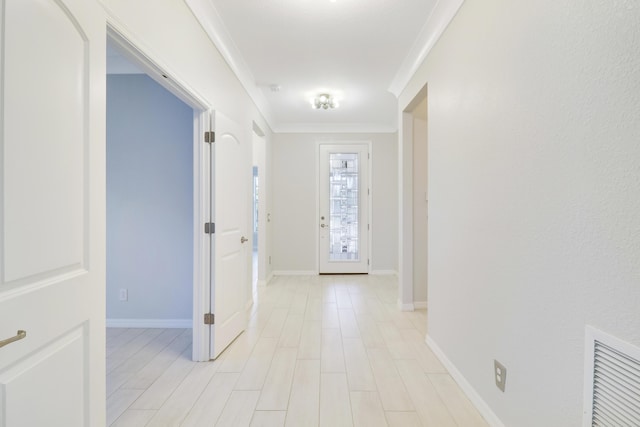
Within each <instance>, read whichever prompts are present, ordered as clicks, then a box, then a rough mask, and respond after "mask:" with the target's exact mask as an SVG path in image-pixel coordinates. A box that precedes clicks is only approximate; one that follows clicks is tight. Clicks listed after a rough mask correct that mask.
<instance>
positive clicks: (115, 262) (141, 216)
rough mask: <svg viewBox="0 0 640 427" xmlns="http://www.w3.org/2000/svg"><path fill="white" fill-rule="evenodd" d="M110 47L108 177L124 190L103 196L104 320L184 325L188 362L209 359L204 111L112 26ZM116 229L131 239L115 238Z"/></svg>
mask: <svg viewBox="0 0 640 427" xmlns="http://www.w3.org/2000/svg"><path fill="white" fill-rule="evenodd" d="M107 44H108V49H107V56H108V58H107V67H108V72H107V81H108V85H109V86H111V88H108V91H110V92H112V93H111V94H110V95H109V96H108V99H107V102H108V103H111V104H112V105H111V106H110V108H111V113H110V112H109V111H107V122H108V123H109V122H110V121H112V119H115V117H116V116H117V115H119V116H120V117H119V118H118V120H119V121H120V123H119V124H117V123H111V124H116V125H117V126H115V127H113V128H111V129H107V150H108V151H110V152H109V153H108V154H107V157H108V160H107V163H108V165H107V168H108V169H110V170H108V171H107V180H108V181H110V183H108V185H110V184H113V185H112V188H111V189H112V190H115V189H116V187H118V189H119V190H122V191H120V192H119V194H116V193H112V194H111V195H109V194H108V195H107V204H108V206H107V210H109V211H110V212H108V215H107V217H108V218H107V223H108V226H107V246H108V247H107V251H108V252H109V254H110V255H109V256H108V259H107V270H109V271H108V272H107V289H106V291H107V295H106V300H107V326H112V327H137V328H141V327H155V328H189V330H188V341H189V342H190V343H191V346H190V348H189V351H188V353H190V355H191V358H192V359H193V360H197V361H204V360H209V359H210V358H211V357H210V348H209V347H210V339H209V333H210V329H211V328H210V326H209V325H205V324H204V322H202V319H203V315H204V313H208V312H210V305H211V289H210V287H211V274H212V273H213V271H214V269H213V265H212V262H211V251H210V248H211V242H210V239H209V238H208V236H206V235H205V234H204V233H203V232H202V224H203V223H205V222H206V220H208V218H209V216H208V215H209V212H210V210H209V203H210V199H211V198H212V197H213V194H214V191H213V189H212V186H211V185H210V183H209V177H210V171H211V170H212V166H211V162H210V155H209V152H210V151H211V150H210V149H209V147H208V144H206V143H205V141H204V135H205V132H206V131H209V130H211V123H212V122H211V114H210V111H209V107H208V104H207V103H206V102H205V101H204V100H202V99H201V97H199V96H198V95H196V94H194V93H193V92H191V91H189V90H187V89H184V88H185V87H186V86H185V85H184V84H182V83H181V82H180V81H179V80H177V79H175V78H173V77H172V76H171V75H169V74H168V73H165V72H164V71H163V68H162V67H161V66H159V65H158V64H156V63H155V62H153V60H152V59H151V58H150V57H148V56H147V55H145V54H144V53H143V52H142V51H140V50H139V49H138V48H137V47H136V46H135V45H134V44H133V43H132V42H130V41H129V39H128V38H125V36H123V34H122V33H121V32H120V31H119V30H117V29H115V28H113V27H111V26H109V27H108V28H107ZM109 70H110V71H109ZM116 88H117V89H116ZM110 89H114V91H115V92H114V91H111V90H110ZM116 92H119V93H120V99H118V97H117V95H116ZM134 93H135V94H136V95H135V99H136V101H135V104H136V105H137V107H138V108H133V107H135V106H136V105H134V102H133V99H132V100H129V99H127V97H128V96H129V95H133V94H134ZM144 103H147V106H146V111H145V112H141V110H144V109H145V107H144V106H143V105H142V104H144ZM138 104H139V105H138ZM110 108H108V109H110ZM114 111H115V112H116V113H114ZM141 116H144V117H145V120H142V117H141ZM175 117H179V118H180V120H179V122H180V125H178V124H176V121H174V120H173V119H174V118H175ZM143 122H144V123H143ZM113 138H117V139H119V140H120V142H121V146H120V147H115V146H114V145H112V144H110V141H109V139H113ZM164 138H166V139H168V140H170V141H165V140H164ZM127 192H128V193H127ZM136 192H137V193H136ZM145 201H146V203H143V202H145ZM114 203H116V204H115V205H114ZM117 227H120V228H119V234H120V235H127V236H128V238H127V239H122V240H120V241H119V242H116V241H115V240H113V237H114V233H112V232H114V231H116V230H118V228H117ZM134 237H135V238H134ZM172 238H173V239H174V240H171V239H172ZM110 240H111V242H110ZM133 240H136V241H137V242H138V243H136V244H132V243H130V242H131V241H133ZM123 253H124V254H126V255H127V256H121V255H122V254H123ZM111 267H114V268H111ZM124 273H126V274H124ZM154 275H155V276H154ZM159 282H162V283H163V284H162V285H158V283H159ZM136 308H138V309H136Z"/></svg>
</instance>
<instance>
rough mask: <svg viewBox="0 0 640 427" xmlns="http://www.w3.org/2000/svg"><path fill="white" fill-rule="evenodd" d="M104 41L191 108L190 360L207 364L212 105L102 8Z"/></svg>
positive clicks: (208, 345) (209, 299)
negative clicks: (207, 140) (206, 139)
mask: <svg viewBox="0 0 640 427" xmlns="http://www.w3.org/2000/svg"><path fill="white" fill-rule="evenodd" d="M105 12H106V16H107V29H106V32H107V39H108V40H109V41H111V42H113V43H114V44H116V45H117V46H118V48H119V50H120V51H121V52H122V53H123V56H125V57H126V58H127V59H128V60H129V61H131V62H132V63H134V64H135V65H137V66H138V67H139V68H140V69H142V70H143V71H144V72H145V73H146V74H147V75H148V76H149V77H151V78H152V79H154V80H155V81H156V82H157V83H159V84H160V85H161V86H163V87H164V88H165V89H166V90H168V91H169V92H170V93H171V94H173V95H174V96H176V97H177V98H178V99H180V100H181V101H182V102H184V103H185V104H187V105H188V106H190V107H191V108H192V109H193V130H194V132H193V216H194V217H193V316H192V331H193V342H192V360H194V361H208V360H210V355H209V347H210V343H209V328H210V327H209V326H208V325H205V324H204V322H203V319H204V315H205V313H208V312H209V311H210V310H209V304H210V301H211V289H210V283H209V277H210V273H211V271H210V268H209V267H210V262H209V260H210V247H209V239H208V235H206V234H205V233H204V232H203V229H202V224H204V223H205V222H206V220H205V218H208V216H207V214H208V211H209V208H208V203H209V197H210V194H211V193H210V190H211V189H210V183H209V182H208V178H207V177H208V176H209V175H208V174H209V168H211V167H212V165H211V164H210V161H209V156H208V155H207V151H206V150H208V147H206V143H205V142H204V132H205V131H208V130H209V129H210V118H209V117H210V110H211V103H210V102H208V101H207V100H206V99H205V98H204V97H202V96H201V95H199V94H198V93H197V92H195V91H194V90H193V89H192V88H191V87H190V86H189V85H187V84H186V83H185V82H184V81H183V80H182V79H180V78H179V77H177V76H176V75H175V74H174V73H172V72H171V71H170V69H169V67H167V66H166V64H163V63H162V62H161V61H159V60H157V59H156V58H155V57H154V56H153V55H152V54H151V53H149V52H148V50H147V49H145V48H143V47H142V46H144V45H143V43H141V42H140V41H139V40H137V39H136V37H135V36H133V35H132V34H131V33H130V32H128V31H127V30H126V28H125V27H124V26H123V25H122V24H121V23H120V22H118V20H117V19H116V18H115V17H114V16H113V15H112V14H111V13H110V12H109V10H108V9H106V8H105Z"/></svg>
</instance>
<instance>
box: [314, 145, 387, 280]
mask: <svg viewBox="0 0 640 427" xmlns="http://www.w3.org/2000/svg"><path fill="white" fill-rule="evenodd" d="M316 142H317V146H316V159H315V169H316V171H315V172H316V173H315V175H316V187H315V200H316V207H315V209H316V216H315V224H316V225H317V224H320V147H321V146H323V145H366V146H367V151H368V152H369V159H368V160H369V167H368V168H367V169H368V170H367V180H368V183H369V191H370V194H369V197H367V224H369V230H368V231H367V232H368V233H369V234H368V239H367V256H368V259H369V264H368V265H367V274H371V271H372V268H371V267H372V266H373V254H372V251H371V241H372V240H373V239H372V238H371V236H372V235H373V227H374V225H373V223H372V222H371V218H372V207H373V204H372V200H373V197H374V193H375V190H374V187H373V180H372V177H373V174H372V170H373V155H374V153H373V147H372V145H373V144H372V142H371V140H339V141H333V140H318V141H316ZM315 258H316V265H315V268H316V269H315V273H314V274H315V275H319V274H320V227H317V226H316V232H315Z"/></svg>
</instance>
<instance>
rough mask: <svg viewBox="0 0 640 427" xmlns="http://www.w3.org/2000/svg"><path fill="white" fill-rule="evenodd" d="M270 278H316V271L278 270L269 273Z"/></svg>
mask: <svg viewBox="0 0 640 427" xmlns="http://www.w3.org/2000/svg"><path fill="white" fill-rule="evenodd" d="M271 274H272V276H317V275H318V272H317V271H311V270H278V271H274V272H273V273H271Z"/></svg>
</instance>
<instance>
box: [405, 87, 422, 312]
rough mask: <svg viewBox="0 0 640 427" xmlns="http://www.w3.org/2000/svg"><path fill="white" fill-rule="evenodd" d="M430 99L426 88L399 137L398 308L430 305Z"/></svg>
mask: <svg viewBox="0 0 640 427" xmlns="http://www.w3.org/2000/svg"><path fill="white" fill-rule="evenodd" d="M427 119H428V98H427V86H426V85H425V86H424V87H423V88H422V89H421V90H420V92H418V94H417V95H416V96H415V97H414V99H413V100H412V101H411V102H410V103H409V105H407V107H406V108H405V109H404V111H403V114H402V133H401V137H400V156H399V158H400V177H399V179H400V182H401V188H402V191H401V194H400V212H401V214H400V236H399V237H400V239H399V240H400V247H399V255H400V271H399V273H400V274H399V281H400V286H399V291H398V292H399V295H398V305H399V306H400V308H401V309H402V310H406V311H412V310H414V309H426V308H427V301H428V200H429V196H428V187H429V183H428V176H429V169H428V152H429V149H428V132H427Z"/></svg>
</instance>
